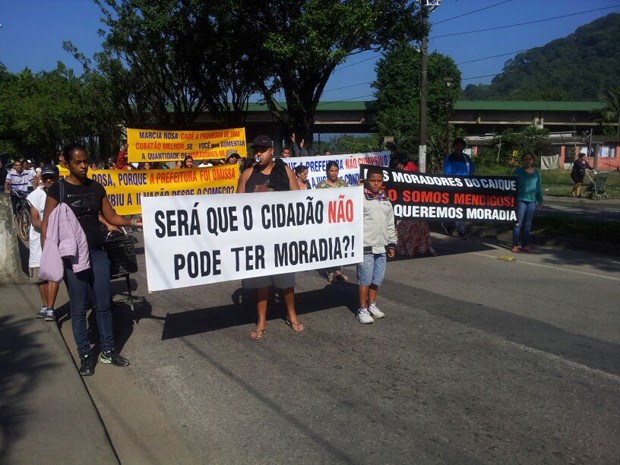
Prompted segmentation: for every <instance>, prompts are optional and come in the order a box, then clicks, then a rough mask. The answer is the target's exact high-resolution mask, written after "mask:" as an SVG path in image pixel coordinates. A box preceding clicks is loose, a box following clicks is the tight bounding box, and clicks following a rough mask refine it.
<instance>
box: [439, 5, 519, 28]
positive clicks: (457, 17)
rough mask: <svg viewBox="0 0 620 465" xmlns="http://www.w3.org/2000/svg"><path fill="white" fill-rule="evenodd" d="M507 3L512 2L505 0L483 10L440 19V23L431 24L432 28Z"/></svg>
mask: <svg viewBox="0 0 620 465" xmlns="http://www.w3.org/2000/svg"><path fill="white" fill-rule="evenodd" d="M509 2H512V0H505V1H503V2H499V3H495V4H493V5H489V6H485V7H484V8H480V9H479V10H474V11H470V12H469V13H463V14H462V15H458V16H453V17H452V18H448V19H442V20H441V21H437V22H433V26H434V25H436V24H441V23H445V22H447V21H452V20H453V19H460V18H462V17H463V16H468V15H473V14H474V13H478V12H479V11H484V10H488V9H489V8H493V7H496V6H500V5H503V4H504V3H509Z"/></svg>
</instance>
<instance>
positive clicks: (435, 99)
mask: <svg viewBox="0 0 620 465" xmlns="http://www.w3.org/2000/svg"><path fill="white" fill-rule="evenodd" d="M376 72H377V80H376V81H375V82H374V83H373V84H372V86H373V88H374V89H375V106H376V116H375V123H376V125H377V131H378V132H379V134H380V135H382V136H394V140H395V143H396V145H397V146H398V148H399V149H400V150H404V151H406V152H409V153H417V146H418V143H419V118H420V115H419V114H420V110H419V109H420V86H419V75H420V53H419V52H418V50H417V49H416V48H414V47H413V46H411V45H401V46H399V47H396V48H394V49H393V50H390V51H389V52H387V53H385V54H384V55H383V57H382V58H381V59H380V60H379V61H378V63H377V66H376ZM446 78H449V79H450V83H451V86H450V87H448V86H447V85H446ZM460 80H461V74H460V72H459V70H458V68H457V66H456V64H455V63H454V60H452V58H450V57H447V56H445V55H441V54H439V53H437V52H434V53H432V54H430V55H429V57H428V82H429V89H428V112H429V115H428V134H429V148H430V149H431V151H430V152H429V154H430V155H431V164H432V165H435V167H436V166H437V164H438V160H439V159H441V157H442V156H443V154H444V153H445V150H446V149H447V147H448V146H449V145H450V143H449V140H450V139H451V138H452V137H451V128H449V127H448V120H447V118H448V117H449V112H450V109H451V108H452V106H453V104H454V102H455V101H456V100H457V98H458V95H459V92H460V90H459V89H460Z"/></svg>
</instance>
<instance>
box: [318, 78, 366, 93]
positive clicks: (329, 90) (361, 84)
mask: <svg viewBox="0 0 620 465" xmlns="http://www.w3.org/2000/svg"><path fill="white" fill-rule="evenodd" d="M371 82H373V81H366V82H358V83H357V84H349V85H348V86H342V87H334V88H333V89H326V90H324V91H323V93H324V94H325V93H327V92H333V91H335V90H342V89H349V88H351V87H358V86H363V85H366V84H370V83H371Z"/></svg>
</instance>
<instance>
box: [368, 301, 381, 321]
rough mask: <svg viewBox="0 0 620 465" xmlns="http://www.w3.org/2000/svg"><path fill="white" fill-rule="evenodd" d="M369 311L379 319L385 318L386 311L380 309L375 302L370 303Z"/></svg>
mask: <svg viewBox="0 0 620 465" xmlns="http://www.w3.org/2000/svg"><path fill="white" fill-rule="evenodd" d="M368 313H370V316H372V317H373V318H376V319H377V320H378V319H380V318H385V313H383V312H382V311H381V310H379V307H377V306H376V305H375V304H370V305H369V306H368Z"/></svg>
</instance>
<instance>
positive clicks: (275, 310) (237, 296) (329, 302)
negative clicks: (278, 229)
mask: <svg viewBox="0 0 620 465" xmlns="http://www.w3.org/2000/svg"><path fill="white" fill-rule="evenodd" d="M232 298H233V303H232V304H230V305H220V306H219V307H205V308H199V309H196V310H191V311H187V312H182V313H168V314H167V315H166V318H165V322H164V329H163V332H162V340H166V339H174V338H178V337H185V336H191V335H194V334H201V333H206V332H209V331H217V330H220V329H224V328H229V327H232V326H241V325H247V324H250V323H254V322H255V321H256V306H255V305H256V302H255V299H254V293H253V292H252V291H249V292H246V291H244V290H243V289H237V290H236V291H235V292H234V293H233V295H232ZM356 302H357V285H356V284H350V283H346V284H345V283H341V284H333V285H326V286H325V287H324V288H323V289H317V290H314V291H309V292H301V293H297V294H295V309H296V311H297V314H298V315H303V314H305V313H312V312H319V311H322V310H327V309H330V308H334V307H338V306H345V307H348V308H349V310H350V311H351V312H354V311H355V309H356V306H355V303H356ZM285 315H286V312H285V309H284V305H283V304H282V303H275V302H274V301H273V299H272V300H271V302H270V304H269V308H268V310H267V319H268V320H275V319H279V318H280V319H283V318H284V317H285Z"/></svg>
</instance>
